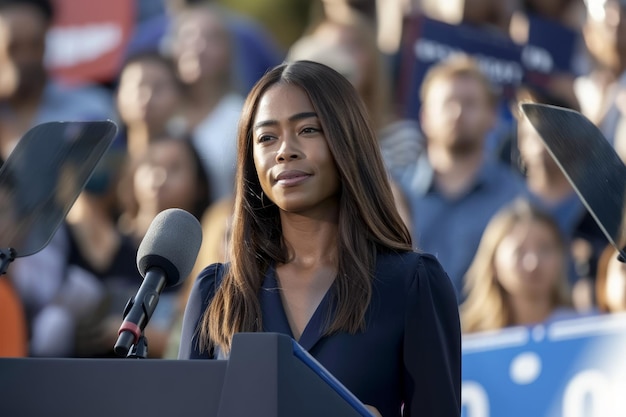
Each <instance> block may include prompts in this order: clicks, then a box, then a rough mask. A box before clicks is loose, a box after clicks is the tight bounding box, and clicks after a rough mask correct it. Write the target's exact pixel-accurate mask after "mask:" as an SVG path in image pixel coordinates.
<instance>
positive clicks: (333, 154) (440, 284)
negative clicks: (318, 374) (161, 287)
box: [179, 61, 461, 417]
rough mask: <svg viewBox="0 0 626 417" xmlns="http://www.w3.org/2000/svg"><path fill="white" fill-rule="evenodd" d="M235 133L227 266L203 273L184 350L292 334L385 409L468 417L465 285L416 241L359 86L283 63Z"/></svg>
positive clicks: (215, 350) (260, 87) (224, 353)
mask: <svg viewBox="0 0 626 417" xmlns="http://www.w3.org/2000/svg"><path fill="white" fill-rule="evenodd" d="M237 140H238V143H237V145H238V165H237V183H236V198H235V208H234V220H233V225H232V235H231V240H230V245H231V246H230V253H229V262H228V263H226V264H213V265H210V266H208V267H207V268H206V269H205V270H204V271H202V272H201V273H200V275H199V277H198V279H197V281H196V282H195V284H194V287H193V289H192V291H191V294H190V296H189V301H188V304H187V309H186V311H185V318H184V324H183V331H182V339H181V346H180V353H179V358H181V359H186V358H207V359H209V358H216V359H223V358H227V357H228V355H229V352H230V348H231V341H232V337H233V335H234V334H235V333H238V332H276V333H283V334H286V335H288V336H290V337H292V338H293V339H295V340H296V341H297V342H298V343H299V344H300V345H301V346H302V347H303V348H304V349H305V350H307V351H308V352H309V353H310V354H311V355H312V356H313V357H314V358H315V359H317V361H318V362H319V363H320V364H322V365H323V366H324V367H325V368H326V369H327V370H328V371H329V372H330V373H331V374H332V375H333V376H334V377H335V378H336V379H338V380H339V381H340V382H341V383H342V384H343V385H344V386H345V387H346V388H348V389H349V390H350V391H351V392H352V393H353V394H355V396H356V397H357V398H358V399H359V400H360V401H362V402H363V403H364V404H367V405H369V406H371V407H373V408H375V409H376V412H377V413H379V414H380V415H382V416H385V417H387V416H400V415H405V416H417V415H419V416H435V415H436V416H459V415H460V390H461V387H460V386H461V338H460V326H459V317H458V308H457V301H456V296H455V292H454V290H453V288H452V284H451V283H450V280H449V278H448V277H447V275H446V273H445V272H444V270H443V269H442V267H441V265H440V264H439V262H438V261H437V260H436V259H435V258H434V257H433V256H431V255H428V254H425V253H419V252H417V251H415V250H414V249H413V246H412V242H411V237H410V234H409V231H408V230H407V228H406V226H405V225H404V223H403V222H402V220H401V218H400V216H399V214H398V211H397V209H396V207H395V205H394V198H393V195H392V192H391V190H390V186H389V181H388V175H387V173H386V171H385V167H384V164H383V162H382V159H381V155H380V150H379V147H378V142H377V140H376V138H375V135H374V133H373V131H372V128H371V126H370V123H369V122H368V120H367V111H366V110H365V108H364V106H363V104H362V102H361V101H360V99H359V98H358V96H357V93H356V92H355V91H354V89H353V87H352V86H351V84H350V83H349V82H348V81H347V80H346V79H345V78H343V77H342V76H341V75H339V73H337V72H335V71H334V70H332V69H330V68H328V67H326V66H324V65H322V64H317V63H313V62H307V61H298V62H294V63H289V64H284V65H281V66H278V67H276V68H274V69H273V70H272V71H270V72H268V73H267V74H266V75H265V76H264V77H263V78H262V79H261V80H259V82H258V83H257V84H256V86H255V87H254V88H253V90H252V91H251V93H250V94H249V96H248V98H247V100H246V104H245V106H244V111H243V114H242V119H241V121H240V126H239V133H238V139H237Z"/></svg>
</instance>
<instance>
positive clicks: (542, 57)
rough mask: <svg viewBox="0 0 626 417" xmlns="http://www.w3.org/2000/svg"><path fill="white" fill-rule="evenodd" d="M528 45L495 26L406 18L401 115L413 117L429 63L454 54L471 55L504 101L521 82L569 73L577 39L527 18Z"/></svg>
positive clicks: (548, 23) (552, 24)
mask: <svg viewBox="0 0 626 417" xmlns="http://www.w3.org/2000/svg"><path fill="white" fill-rule="evenodd" d="M528 25H529V26H528V30H529V32H528V44H527V45H518V44H516V43H515V42H513V40H511V39H510V38H509V37H508V36H506V35H504V34H502V33H500V32H499V31H497V30H495V29H494V30H488V29H485V28H479V27H474V26H469V25H451V24H448V23H444V22H441V21H437V20H433V19H429V18H427V17H424V16H412V17H409V18H407V20H406V21H405V24H404V28H405V29H404V33H403V40H402V49H401V53H400V54H401V60H400V74H399V77H400V78H399V84H398V86H399V91H398V96H399V98H400V103H401V104H402V108H403V115H404V117H407V118H412V119H417V117H418V115H419V107H420V100H419V90H420V86H421V84H422V81H423V79H424V76H425V75H426V72H427V71H428V70H429V69H430V67H431V66H432V65H434V64H436V63H438V62H440V61H442V60H445V59H446V58H448V57H449V56H451V55H453V54H458V53H463V54H467V55H471V56H473V57H474V58H475V59H476V60H477V61H478V64H479V65H480V67H481V69H482V70H483V72H484V73H485V74H486V75H487V76H488V77H489V79H490V80H491V81H492V82H493V84H494V85H495V86H496V87H500V88H501V90H502V91H501V93H502V97H503V98H504V100H505V101H506V99H509V98H511V97H512V96H513V92H514V90H515V88H516V87H517V86H519V85H520V84H521V83H522V81H525V80H532V81H533V83H535V84H539V85H544V84H545V83H547V82H548V81H549V77H550V76H551V75H552V74H554V73H555V72H572V71H573V65H574V58H573V57H574V54H575V48H576V45H577V42H578V37H577V34H576V33H575V32H573V31H572V30H570V29H567V28H565V27H563V26H561V25H559V24H557V23H555V22H552V21H547V20H544V19H540V18H537V17H529V20H528Z"/></svg>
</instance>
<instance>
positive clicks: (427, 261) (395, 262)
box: [376, 250, 443, 273]
mask: <svg viewBox="0 0 626 417" xmlns="http://www.w3.org/2000/svg"><path fill="white" fill-rule="evenodd" d="M376 263H377V266H383V267H385V268H392V269H394V270H395V271H396V272H397V271H398V270H401V271H406V272H409V273H410V272H416V271H418V270H419V269H422V268H423V269H425V270H426V272H434V273H441V272H443V269H442V268H441V264H440V263H439V261H438V260H437V258H436V257H435V256H433V255H431V254H430V253H426V252H420V251H417V250H409V251H386V252H379V253H378V255H377V258H376Z"/></svg>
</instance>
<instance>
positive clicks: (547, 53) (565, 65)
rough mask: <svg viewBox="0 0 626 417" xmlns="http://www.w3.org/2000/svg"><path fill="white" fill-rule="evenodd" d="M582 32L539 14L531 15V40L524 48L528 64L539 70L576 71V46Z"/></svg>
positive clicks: (523, 56) (525, 63) (523, 58)
mask: <svg viewBox="0 0 626 417" xmlns="http://www.w3.org/2000/svg"><path fill="white" fill-rule="evenodd" d="M579 42H581V38H580V35H579V34H578V33H577V32H576V31H574V30H573V29H570V28H568V27H565V26H563V25H561V24H560V23H558V22H556V21H554V20H552V19H546V18H542V17H539V16H533V15H530V16H528V42H527V45H526V47H525V48H524V51H522V61H523V62H524V65H525V66H527V67H528V66H532V65H533V63H534V64H535V66H536V68H535V70H536V71H541V72H544V73H551V72H553V71H559V72H566V73H575V72H576V69H575V65H576V63H575V61H574V60H575V56H576V48H577V47H578V46H579Z"/></svg>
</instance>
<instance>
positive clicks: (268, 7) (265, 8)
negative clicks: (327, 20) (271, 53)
mask: <svg viewBox="0 0 626 417" xmlns="http://www.w3.org/2000/svg"><path fill="white" fill-rule="evenodd" d="M318 1H320V0H219V3H220V4H222V5H224V6H226V7H228V8H230V9H231V10H233V11H236V12H239V13H241V14H243V15H246V16H249V17H251V18H253V19H255V20H256V21H258V22H259V23H260V24H261V25H263V26H264V27H265V28H266V29H267V30H268V31H269V32H270V34H271V35H272V36H273V37H274V39H275V40H276V42H277V43H278V45H279V46H280V47H282V48H283V49H284V50H285V51H286V50H287V49H288V48H289V47H290V46H291V44H293V42H295V41H296V40H297V39H298V38H299V37H300V36H301V35H302V33H303V32H304V31H305V30H306V28H307V27H308V25H309V15H310V11H311V5H312V3H314V2H318Z"/></svg>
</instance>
